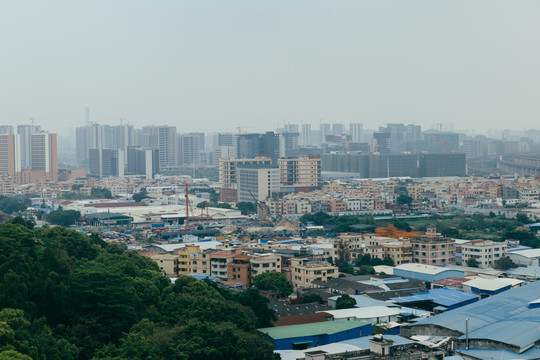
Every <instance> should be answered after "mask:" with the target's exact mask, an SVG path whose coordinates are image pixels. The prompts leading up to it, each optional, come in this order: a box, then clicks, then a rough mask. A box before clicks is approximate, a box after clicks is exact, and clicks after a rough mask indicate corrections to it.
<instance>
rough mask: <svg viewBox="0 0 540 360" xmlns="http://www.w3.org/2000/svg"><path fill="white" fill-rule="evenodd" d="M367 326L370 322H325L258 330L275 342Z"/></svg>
mask: <svg viewBox="0 0 540 360" xmlns="http://www.w3.org/2000/svg"><path fill="white" fill-rule="evenodd" d="M365 325H369V322H366V321H358V320H350V321H324V322H318V323H311V324H301V325H290V326H278V327H269V328H262V329H257V330H258V331H260V332H262V333H263V334H266V335H268V336H269V337H271V338H272V339H274V340H279V339H288V338H298V337H304V336H315V335H321V334H335V333H338V332H341V331H346V330H351V329H355V328H358V327H361V326H365Z"/></svg>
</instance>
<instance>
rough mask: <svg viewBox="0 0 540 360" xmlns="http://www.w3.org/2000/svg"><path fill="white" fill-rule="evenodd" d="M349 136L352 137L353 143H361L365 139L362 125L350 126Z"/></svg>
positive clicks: (352, 124) (353, 124)
mask: <svg viewBox="0 0 540 360" xmlns="http://www.w3.org/2000/svg"><path fill="white" fill-rule="evenodd" d="M349 133H350V134H349V135H351V138H352V142H353V143H359V142H361V141H362V139H363V137H364V126H363V125H362V124H361V123H351V124H349Z"/></svg>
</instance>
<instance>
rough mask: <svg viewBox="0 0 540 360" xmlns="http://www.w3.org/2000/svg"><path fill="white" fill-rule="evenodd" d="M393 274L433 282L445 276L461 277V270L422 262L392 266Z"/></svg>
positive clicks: (462, 274) (462, 275)
mask: <svg viewBox="0 0 540 360" xmlns="http://www.w3.org/2000/svg"><path fill="white" fill-rule="evenodd" d="M394 275H396V276H401V277H404V278H409V279H417V280H422V281H429V282H435V281H437V280H442V279H446V278H463V277H465V275H464V273H463V271H461V270H454V269H447V268H445V267H442V266H432V265H423V264H402V265H398V266H396V267H395V268H394Z"/></svg>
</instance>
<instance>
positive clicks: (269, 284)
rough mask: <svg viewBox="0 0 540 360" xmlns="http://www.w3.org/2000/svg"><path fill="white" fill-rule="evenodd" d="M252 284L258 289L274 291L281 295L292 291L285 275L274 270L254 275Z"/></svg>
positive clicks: (286, 294)
mask: <svg viewBox="0 0 540 360" xmlns="http://www.w3.org/2000/svg"><path fill="white" fill-rule="evenodd" d="M253 286H254V287H256V288H257V289H259V290H267V291H275V292H277V293H279V294H280V295H281V296H288V295H289V294H290V293H292V291H293V287H292V285H291V284H290V283H289V280H287V278H286V277H285V275H283V274H282V273H279V272H276V271H270V272H265V273H262V274H259V275H257V276H254V277H253Z"/></svg>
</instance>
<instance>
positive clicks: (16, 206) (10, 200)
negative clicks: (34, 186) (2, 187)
mask: <svg viewBox="0 0 540 360" xmlns="http://www.w3.org/2000/svg"><path fill="white" fill-rule="evenodd" d="M30 205H32V204H31V202H30V200H29V199H28V198H27V197H8V196H3V195H0V211H3V212H5V213H6V214H10V215H11V214H13V213H18V212H21V211H24V210H26V208H27V207H29V206H30Z"/></svg>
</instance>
